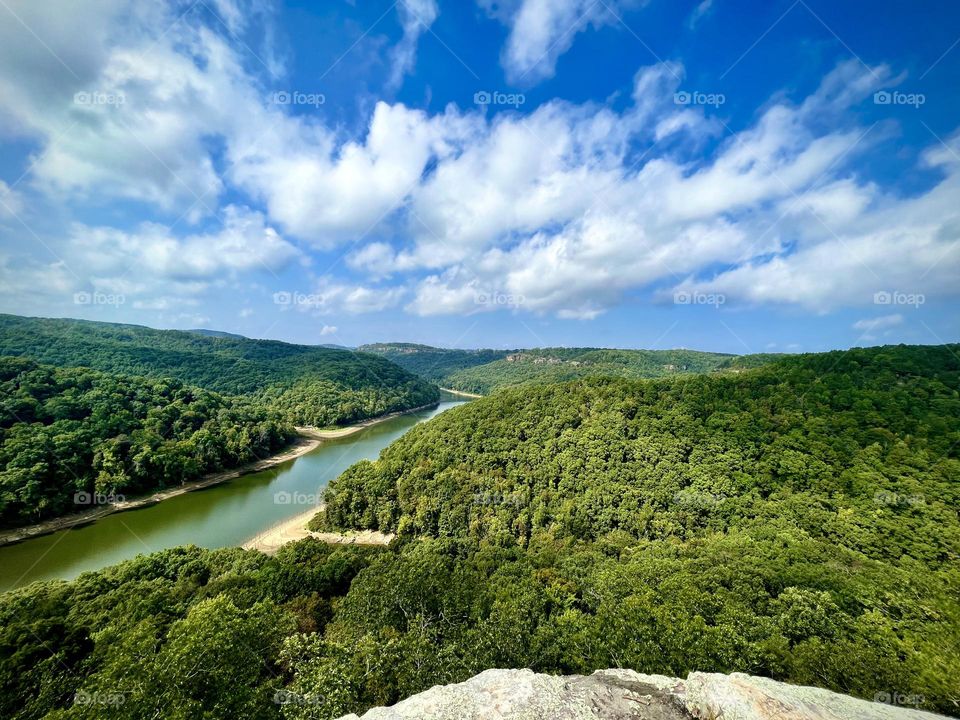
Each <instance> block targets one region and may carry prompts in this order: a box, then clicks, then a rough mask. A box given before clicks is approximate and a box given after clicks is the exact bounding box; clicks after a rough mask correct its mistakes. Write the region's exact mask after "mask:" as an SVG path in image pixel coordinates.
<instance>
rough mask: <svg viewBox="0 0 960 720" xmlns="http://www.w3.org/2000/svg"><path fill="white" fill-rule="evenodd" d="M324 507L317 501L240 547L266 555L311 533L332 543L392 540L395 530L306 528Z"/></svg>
mask: <svg viewBox="0 0 960 720" xmlns="http://www.w3.org/2000/svg"><path fill="white" fill-rule="evenodd" d="M322 509H323V505H317V506H316V507H312V508H310V509H309V510H307V511H305V512H302V513H300V514H299V515H295V516H294V517H292V518H289V519H287V520H284V521H283V522H281V523H278V524H276V525H274V526H273V527H272V528H270V529H269V530H265V531H264V532H262V533H260V534H259V535H255V536H254V537H252V538H250V539H249V540H247V541H246V542H245V543H243V545H241V547H242V548H243V549H244V550H259V551H260V552H262V553H266V554H267V555H273V554H274V553H275V552H276V551H277V550H279V549H280V547H282V546H283V545H286V544H287V543H290V542H296V541H297V540H303V539H304V538H308V537H313V538H316V539H317V540H320V541H321V542H325V543H330V544H333V545H389V544H390V541H391V540H393V535H392V534H391V535H387V534H384V533H381V532H377V531H375V530H356V531H351V532H345V533H330V532H314V531H312V530H307V523H308V522H310V520H311V519H312V518H313V516H314V515H316V514H317V513H318V512H320V511H321V510H322Z"/></svg>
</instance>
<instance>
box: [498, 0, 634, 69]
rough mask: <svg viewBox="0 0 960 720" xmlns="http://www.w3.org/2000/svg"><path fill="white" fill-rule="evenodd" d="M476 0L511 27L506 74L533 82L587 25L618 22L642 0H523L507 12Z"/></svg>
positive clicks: (504, 56) (505, 57)
mask: <svg viewBox="0 0 960 720" xmlns="http://www.w3.org/2000/svg"><path fill="white" fill-rule="evenodd" d="M479 4H480V5H481V7H485V8H486V9H487V11H488V13H489V14H490V15H491V16H494V17H497V18H498V19H500V20H503V21H504V22H506V23H507V24H508V25H509V27H510V35H509V37H508V38H507V45H506V47H505V48H504V49H503V53H502V56H501V62H502V63H503V66H504V68H505V69H506V71H507V78H508V79H509V80H510V82H512V83H517V84H521V83H524V84H533V83H535V82H537V81H539V80H543V79H545V78H548V77H552V76H553V74H554V72H555V70H556V64H557V59H558V58H559V57H560V56H561V55H563V53H565V52H566V51H567V50H569V49H570V47H571V46H572V45H573V42H574V40H575V38H576V35H577V33H580V32H582V31H583V30H586V29H587V28H588V27H590V26H593V27H602V26H604V25H617V24H619V23H620V22H621V15H622V14H623V13H624V12H625V11H626V10H629V9H631V8H634V7H637V6H639V5H641V4H643V0H607V2H597V1H596V0H522V1H521V2H520V3H519V5H517V6H516V8H515V10H514V11H513V12H512V13H510V14H508V15H505V14H504V13H502V12H500V11H498V10H497V9H496V8H495V7H494V6H495V3H493V2H492V1H491V0H479Z"/></svg>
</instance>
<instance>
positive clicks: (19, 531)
mask: <svg viewBox="0 0 960 720" xmlns="http://www.w3.org/2000/svg"><path fill="white" fill-rule="evenodd" d="M436 405H437V403H431V404H429V405H421V406H420V407H415V408H410V409H409V410H401V411H398V412H394V413H389V414H387V415H381V416H379V417H375V418H371V419H369V420H364V421H363V422H361V423H357V424H356V425H350V426H348V427H344V428H337V429H335V430H319V429H317V428H309V427H303V428H299V427H298V428H297V431H298V432H299V433H300V437H298V438H297V439H296V440H294V441H293V443H291V444H290V445H288V446H287V447H286V448H285V449H284V450H283V451H282V452H279V453H277V454H276V455H271V456H270V457H268V458H264V459H262V460H256V461H254V462H252V463H247V464H246V465H241V466H240V467H237V468H233V469H232V470H224V471H222V472H218V473H213V474H212V475H207V476H206V477H203V478H201V479H199V480H194V481H193V482H188V483H184V484H183V485H179V486H177V487H175V488H168V489H166V490H160V491H158V492H155V493H152V494H150V495H145V496H144V497H140V498H133V499H131V500H125V501H124V502H118V503H111V504H108V505H101V506H100V507H96V508H93V509H90V510H85V511H83V512H79V513H73V514H71V515H65V516H63V517H58V518H52V519H50V520H45V521H44V522H41V523H37V524H36V525H27V526H26V527H21V528H13V529H11V530H2V531H0V546H3V545H9V544H11V543H16V542H20V541H22V540H27V539H29V538H32V537H37V536H38V535H48V534H50V533H54V532H57V531H59V530H66V529H67V528H72V527H79V526H81V525H86V524H88V523H92V522H95V521H96V520H99V519H100V518H103V517H106V516H107V515H112V514H113V513H116V512H124V511H126V510H136V509H138V508H143V507H147V506H148V505H153V504H154V503H158V502H162V501H163V500H168V499H169V498H172V497H176V496H177V495H183V494H184V493H188V492H191V491H193V490H200V489H202V488H207V487H210V486H212V485H219V484H220V483H222V482H226V481H228V480H235V479H236V478H238V477H241V476H243V475H249V474H250V473H255V472H260V471H261V470H268V469H269V468H272V467H275V466H277V465H281V464H282V463H285V462H288V461H290V460H294V459H296V458H298V457H300V456H301V455H306V454H307V453H308V452H310V451H312V450H315V449H316V448H317V447H319V446H320V444H321V443H322V442H323V441H324V440H331V439H334V438H341V437H347V436H348V435H353V434H354V433H357V432H360V431H361V430H364V429H366V428H368V427H370V426H372V425H376V424H377V423H381V422H384V421H385V420H389V419H391V418H394V417H398V416H400V415H407V414H409V413H415V412H420V411H421V410H427V409H429V408H432V407H436ZM314 512H315V511H314ZM308 519H309V518H308ZM272 529H273V528H271V530H272ZM267 532H270V531H269V530H268V531H267Z"/></svg>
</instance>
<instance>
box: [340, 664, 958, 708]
mask: <svg viewBox="0 0 960 720" xmlns="http://www.w3.org/2000/svg"><path fill="white" fill-rule="evenodd" d="M894 699H903V698H900V696H896V697H895V698H894ZM908 699H909V698H908ZM942 717H943V716H942V715H935V714H933V713H928V712H923V711H920V710H915V709H913V708H909V707H902V706H897V705H891V704H884V703H879V702H868V701H866V700H859V699H857V698H853V697H849V696H847V695H840V694H837V693H834V692H830V691H829V690H823V689H821V688H814V687H801V686H798V685H788V684H786V683H781V682H776V681H775V680H770V679H768V678H762V677H754V676H752V675H744V674H742V673H733V674H731V675H721V674H717V673H691V674H690V675H689V676H688V677H687V679H686V680H681V679H678V678H670V677H665V676H663V675H643V674H641V673H636V672H633V671H632V670H598V671H597V672H595V673H593V675H589V676H587V675H567V676H554V675H540V674H537V673H534V672H533V671H531V670H486V671H484V672H482V673H480V674H479V675H475V676H474V677H472V678H470V679H469V680H467V681H466V682H462V683H457V684H455V685H437V686H435V687H432V688H430V689H429V690H427V691H425V692H422V693H419V694H417V695H413V696H412V697H409V698H407V699H406V700H402V701H401V702H399V703H397V704H396V705H394V706H392V707H387V708H382V707H381V708H373V709H372V710H369V711H368V712H367V713H365V714H364V715H363V716H362V720H934V719H935V718H942ZM340 720H360V719H359V718H358V716H357V715H345V716H343V717H342V718H341V719H340Z"/></svg>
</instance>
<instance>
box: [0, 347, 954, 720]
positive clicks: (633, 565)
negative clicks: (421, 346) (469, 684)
mask: <svg viewBox="0 0 960 720" xmlns="http://www.w3.org/2000/svg"><path fill="white" fill-rule="evenodd" d="M957 351H958V348H957V347H955V346H950V347H946V346H944V347H926V348H918V347H887V348H873V349H867V350H860V349H856V350H851V351H848V352H845V353H828V354H825V355H816V356H796V357H788V358H783V359H780V360H778V361H777V362H776V363H774V364H772V365H766V366H763V367H760V368H758V369H753V370H747V371H744V372H731V373H722V374H715V375H709V376H699V377H689V376H684V377H677V378H671V379H665V380H653V381H634V380H627V379H613V378H611V379H589V380H578V381H574V382H569V383H566V384H562V385H553V386H537V387H526V388H522V389H515V390H509V391H504V392H500V393H497V394H496V395H494V396H492V397H489V398H486V399H483V400H479V401H477V402H475V403H471V404H468V405H465V406H462V407H460V408H457V409H454V410H451V411H448V412H447V413H444V414H442V415H440V416H439V417H438V418H436V419H434V420H433V421H431V422H430V423H426V424H423V425H420V426H417V427H416V428H414V429H413V430H411V431H410V432H408V433H407V434H406V435H405V436H404V437H403V438H402V439H401V440H399V441H398V442H396V443H395V444H394V445H392V446H391V447H390V448H389V449H387V450H386V451H385V452H384V453H383V454H382V455H381V457H380V459H379V460H377V461H376V462H363V463H359V464H357V465H355V466H354V467H352V468H351V469H350V470H348V471H347V472H346V473H344V475H342V476H341V477H340V478H339V479H338V480H337V481H335V483H334V484H333V485H332V486H331V489H330V492H329V504H328V511H327V512H326V514H324V515H320V516H318V518H317V522H318V523H319V524H321V525H323V526H327V527H329V526H345V527H357V528H363V527H375V528H381V529H387V530H396V531H397V532H398V533H399V537H398V539H397V540H396V541H394V543H392V544H391V546H390V547H389V548H387V549H383V550H363V549H360V548H355V547H341V548H337V549H332V548H330V547H327V546H323V545H321V544H320V543H318V542H316V541H313V540H307V541H303V542H300V543H295V544H293V545H288V546H286V547H284V548H282V549H281V551H280V552H279V553H278V554H277V555H276V556H275V557H273V558H268V557H266V556H263V555H260V554H258V553H254V552H244V551H240V550H221V551H215V552H209V551H201V550H197V549H196V548H186V549H183V548H181V549H175V550H169V551H165V552H163V553H158V554H155V555H151V556H148V557H140V558H137V559H136V560H133V561H130V562H127V563H123V564H121V565H119V566H116V567H114V568H108V569H107V570H104V571H102V572H99V573H90V574H85V575H83V576H81V577H80V578H79V579H78V580H77V581H75V582H72V583H42V584H35V585H32V586H30V587H28V588H25V589H21V590H17V591H14V592H11V593H7V594H5V595H3V596H0V702H2V703H4V704H3V705H0V715H2V716H4V717H8V716H9V717H13V718H17V719H18V720H25V719H26V718H31V719H32V718H72V717H105V718H139V717H173V718H187V717H191V718H192V717H204V718H232V717H253V718H261V717H264V718H267V717H269V718H279V717H282V718H286V719H287V720H306V719H308V718H309V719H311V720H320V719H327V718H334V717H338V716H340V715H341V714H345V713H348V712H357V713H362V712H363V711H364V710H365V709H366V708H368V707H371V706H373V705H385V704H391V703H394V702H396V701H397V700H399V699H401V698H402V697H405V696H408V695H410V694H412V693H415V692H419V691H422V690H425V689H426V688H428V687H430V686H431V685H434V684H436V683H449V682H459V681H462V680H465V679H466V678H468V677H470V676H472V675H474V674H475V673H477V672H479V671H481V670H484V669H486V668H491V667H529V668H532V669H533V670H535V671H538V672H552V673H589V672H591V671H592V670H594V669H597V668H606V667H629V668H633V669H636V670H638V671H641V672H648V673H662V674H666V675H678V676H684V675H686V674H687V673H688V672H690V671H694V670H698V671H710V672H733V671H741V672H747V673H753V674H758V675H766V676H770V677H773V678H775V679H778V680H783V681H788V682H794V683H802V684H810V685H817V686H821V687H826V688H830V689H833V690H836V691H839V692H844V693H852V694H855V695H858V696H861V697H866V698H872V697H874V695H875V694H876V693H891V694H892V693H903V694H908V695H913V696H916V697H918V698H919V702H920V704H921V706H922V707H923V708H925V709H929V710H934V711H938V712H941V713H945V714H950V715H954V716H958V715H960V711H958V708H960V692H958V687H957V683H956V678H957V677H958V676H960V562H958V559H960V519H958V509H960V490H958V486H957V477H958V471H960V459H958V457H957V454H958V449H960V360H958V359H957V357H958V356H957ZM213 658H217V662H213V661H212V659H213ZM111 702H113V704H112V705H111Z"/></svg>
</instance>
